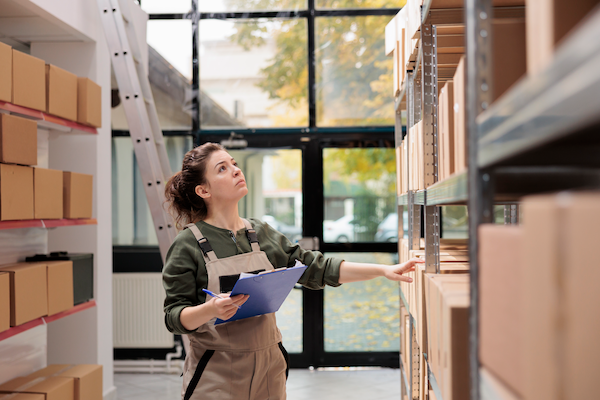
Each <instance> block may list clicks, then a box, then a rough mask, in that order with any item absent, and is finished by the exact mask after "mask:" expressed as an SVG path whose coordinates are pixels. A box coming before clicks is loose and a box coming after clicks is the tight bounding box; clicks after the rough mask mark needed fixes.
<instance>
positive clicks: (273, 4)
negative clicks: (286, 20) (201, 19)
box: [198, 0, 307, 12]
mask: <svg viewBox="0 0 600 400" xmlns="http://www.w3.org/2000/svg"><path fill="white" fill-rule="evenodd" d="M198 8H199V9H200V11H201V12H239V11H281V10H287V11H296V10H305V9H306V8H307V6H306V0H200V1H198Z"/></svg>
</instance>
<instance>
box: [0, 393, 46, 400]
mask: <svg viewBox="0 0 600 400" xmlns="http://www.w3.org/2000/svg"><path fill="white" fill-rule="evenodd" d="M0 400H45V397H44V395H43V394H35V393H11V394H0Z"/></svg>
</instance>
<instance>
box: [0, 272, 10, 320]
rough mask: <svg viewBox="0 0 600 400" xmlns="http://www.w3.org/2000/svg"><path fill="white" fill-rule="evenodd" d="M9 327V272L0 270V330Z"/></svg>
mask: <svg viewBox="0 0 600 400" xmlns="http://www.w3.org/2000/svg"><path fill="white" fill-rule="evenodd" d="M8 328H10V274H9V273H8V272H0V332H4V331H6V330H8Z"/></svg>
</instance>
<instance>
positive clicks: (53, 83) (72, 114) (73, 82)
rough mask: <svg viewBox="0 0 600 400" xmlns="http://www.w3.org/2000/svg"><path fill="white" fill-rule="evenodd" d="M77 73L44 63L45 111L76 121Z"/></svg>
mask: <svg viewBox="0 0 600 400" xmlns="http://www.w3.org/2000/svg"><path fill="white" fill-rule="evenodd" d="M77 92H78V88H77V75H75V74H72V73H70V72H68V71H65V70H64V69H62V68H58V67H57V66H55V65H50V64H46V112H47V113H48V114H52V115H56V116H57V117H61V118H65V119H68V120H71V121H77Z"/></svg>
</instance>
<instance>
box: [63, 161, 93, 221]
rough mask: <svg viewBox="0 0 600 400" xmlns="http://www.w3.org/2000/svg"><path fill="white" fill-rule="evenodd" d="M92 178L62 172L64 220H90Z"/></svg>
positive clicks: (90, 176)
mask: <svg viewBox="0 0 600 400" xmlns="http://www.w3.org/2000/svg"><path fill="white" fill-rule="evenodd" d="M92 197H93V176H92V175H86V174H79V173H76V172H68V171H64V172H63V205H64V208H63V216H64V218H92Z"/></svg>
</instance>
